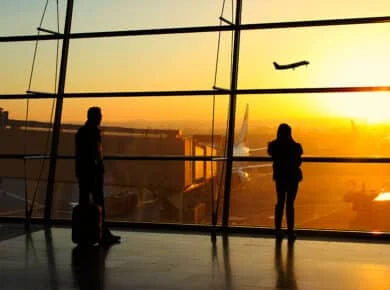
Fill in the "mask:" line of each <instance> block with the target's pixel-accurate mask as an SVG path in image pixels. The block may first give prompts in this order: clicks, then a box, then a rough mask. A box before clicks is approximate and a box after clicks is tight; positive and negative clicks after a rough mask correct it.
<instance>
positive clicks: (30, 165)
mask: <svg viewBox="0 0 390 290" xmlns="http://www.w3.org/2000/svg"><path fill="white" fill-rule="evenodd" d="M1 164H2V166H1V167H0V215H1V216H8V217H25V216H26V215H25V207H26V198H27V201H28V204H27V206H28V211H30V210H31V208H32V217H42V216H43V211H44V205H45V196H46V187H47V172H48V165H49V163H48V161H46V160H26V161H25V162H24V161H23V160H15V159H1Z"/></svg>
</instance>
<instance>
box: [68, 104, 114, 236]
mask: <svg viewBox="0 0 390 290" xmlns="http://www.w3.org/2000/svg"><path fill="white" fill-rule="evenodd" d="M87 118H88V119H87V121H86V123H85V125H84V126H82V127H81V128H80V129H79V130H78V131H77V133H76V138H75V141H76V144H75V145H76V177H77V179H78V183H79V204H80V205H81V206H82V205H85V204H88V203H89V197H90V194H92V200H93V202H94V203H96V204H97V205H99V206H101V208H102V221H103V223H102V240H101V241H102V243H117V242H119V241H120V237H118V236H114V235H113V234H111V232H110V231H109V230H108V228H107V225H106V224H105V209H104V193H103V184H104V165H103V147H102V137H101V132H100V128H99V126H100V123H101V121H102V113H101V110H100V108H99V107H91V108H89V109H88V114H87Z"/></svg>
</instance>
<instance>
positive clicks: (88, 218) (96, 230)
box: [72, 203, 102, 245]
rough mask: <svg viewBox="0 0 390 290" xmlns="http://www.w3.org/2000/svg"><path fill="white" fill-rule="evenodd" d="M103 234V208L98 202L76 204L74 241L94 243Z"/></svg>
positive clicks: (77, 242) (73, 218)
mask: <svg viewBox="0 0 390 290" xmlns="http://www.w3.org/2000/svg"><path fill="white" fill-rule="evenodd" d="M101 236H102V208H101V207H100V206H98V205H96V204H93V203H89V204H86V205H82V206H81V205H76V206H75V207H74V208H73V212H72V241H73V242H74V243H75V244H80V245H93V244H96V243H99V242H100V239H101Z"/></svg>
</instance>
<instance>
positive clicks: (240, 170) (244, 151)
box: [232, 104, 272, 181]
mask: <svg viewBox="0 0 390 290" xmlns="http://www.w3.org/2000/svg"><path fill="white" fill-rule="evenodd" d="M248 115H249V106H248V104H247V105H246V109H245V114H244V118H243V120H242V125H241V129H240V134H239V136H238V140H237V142H236V143H235V144H234V146H233V156H250V153H251V152H254V151H260V150H266V149H267V147H260V148H250V147H249V146H248V145H247V141H248ZM271 166H272V164H271V163H265V164H252V165H245V166H237V167H233V169H232V173H233V174H236V175H238V176H239V178H240V181H248V180H249V173H248V170H253V169H259V168H265V167H271ZM271 174H272V172H271V171H267V172H265V173H261V175H271Z"/></svg>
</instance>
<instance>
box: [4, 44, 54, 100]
mask: <svg viewBox="0 0 390 290" xmlns="http://www.w3.org/2000/svg"><path fill="white" fill-rule="evenodd" d="M34 47H35V43H34V42H27V43H26V42H23V43H20V42H18V43H0V78H1V80H2V81H1V87H0V94H24V93H26V91H27V90H28V89H30V90H32V91H39V92H47V93H52V92H55V91H56V89H55V88H56V74H55V71H56V53H57V42H56V41H42V42H40V43H39V45H38V50H37V55H36V58H35V65H34V70H33V73H32V77H31V83H30V76H31V69H32V63H33V57H34ZM59 48H60V50H61V43H60V44H59ZM59 53H61V51H59ZM60 58H61V55H60V54H59V57H58V68H59V63H60ZM57 82H58V80H57Z"/></svg>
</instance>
